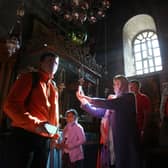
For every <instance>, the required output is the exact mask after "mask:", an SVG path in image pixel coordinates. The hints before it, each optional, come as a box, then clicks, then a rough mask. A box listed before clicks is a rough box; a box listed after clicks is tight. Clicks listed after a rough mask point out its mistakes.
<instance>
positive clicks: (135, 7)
mask: <svg viewBox="0 0 168 168" xmlns="http://www.w3.org/2000/svg"><path fill="white" fill-rule="evenodd" d="M21 2H23V1H21V0H0V39H6V38H7V35H8V33H9V31H10V29H11V27H12V26H13V25H14V24H15V22H16V9H17V7H18V5H19V4H20V3H21ZM50 4H51V0H27V1H26V0H24V5H25V16H24V21H23V23H24V24H23V28H24V31H23V37H24V39H28V38H31V33H32V27H33V22H34V20H35V19H37V20H39V21H40V22H41V23H43V24H44V25H46V26H47V27H48V28H49V29H51V30H54V31H57V32H59V33H61V34H63V35H66V33H67V32H68V31H69V30H76V29H80V30H82V31H87V32H88V33H90V34H91V35H92V36H94V38H95V41H96V43H97V49H98V50H101V49H102V48H103V47H104V45H102V43H103V44H104V37H103V36H104V31H105V30H104V23H107V24H108V27H109V28H108V29H109V30H108V31H109V36H108V38H110V40H111V41H112V42H113V44H112V45H111V44H110V42H109V41H107V43H108V44H110V45H111V46H110V47H113V48H114V47H115V46H117V47H121V44H122V42H121V38H122V31H121V30H122V27H123V25H124V23H126V21H127V20H128V19H129V18H131V17H132V16H134V15H136V14H141V13H149V14H151V15H153V14H155V15H157V14H161V15H162V16H160V18H161V19H162V18H163V17H167V16H163V15H164V12H166V11H167V10H168V1H164V0H124V1H123V0H112V5H111V7H110V9H109V10H108V11H107V16H106V17H105V18H104V19H103V20H100V21H98V22H97V23H96V24H83V25H81V26H79V25H78V26H76V25H73V24H71V23H68V22H64V21H63V19H62V18H57V17H55V15H53V13H52V11H51V6H50ZM119 44H120V45H119ZM102 50H103V51H104V49H102ZM100 62H101V60H100Z"/></svg>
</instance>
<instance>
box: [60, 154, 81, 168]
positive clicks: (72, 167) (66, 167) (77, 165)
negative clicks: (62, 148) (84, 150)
mask: <svg viewBox="0 0 168 168" xmlns="http://www.w3.org/2000/svg"><path fill="white" fill-rule="evenodd" d="M62 168H83V160H77V161H76V162H73V163H72V162H71V161H70V158H69V154H66V153H63V155H62Z"/></svg>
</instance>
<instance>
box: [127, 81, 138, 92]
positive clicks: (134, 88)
mask: <svg viewBox="0 0 168 168" xmlns="http://www.w3.org/2000/svg"><path fill="white" fill-rule="evenodd" d="M128 87H129V92H133V93H136V92H137V91H138V87H137V85H136V84H135V83H129V85H128Z"/></svg>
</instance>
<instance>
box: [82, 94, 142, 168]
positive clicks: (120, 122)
mask: <svg viewBox="0 0 168 168" xmlns="http://www.w3.org/2000/svg"><path fill="white" fill-rule="evenodd" d="M81 107H82V109H83V110H85V111H87V112H89V113H90V114H91V115H93V116H95V117H99V118H101V117H103V116H104V113H105V111H106V109H112V110H114V112H113V115H112V117H111V121H112V122H111V123H112V129H113V139H114V150H115V156H116V166H115V168H140V167H141V164H140V163H141V161H140V153H139V152H140V149H139V147H140V145H139V138H138V132H137V125H136V104H135V97H134V95H133V94H132V93H125V94H123V95H121V96H120V97H118V98H116V99H111V100H107V99H100V98H93V99H92V101H91V102H90V104H86V105H83V106H81Z"/></svg>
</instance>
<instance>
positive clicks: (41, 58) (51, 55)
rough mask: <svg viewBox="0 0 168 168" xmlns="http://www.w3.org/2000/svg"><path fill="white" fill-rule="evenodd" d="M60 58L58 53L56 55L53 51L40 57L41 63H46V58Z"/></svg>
mask: <svg viewBox="0 0 168 168" xmlns="http://www.w3.org/2000/svg"><path fill="white" fill-rule="evenodd" d="M49 56H50V57H59V56H58V55H57V54H56V53H54V52H53V51H45V52H44V53H42V55H41V56H40V62H42V61H44V59H45V58H46V57H49Z"/></svg>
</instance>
